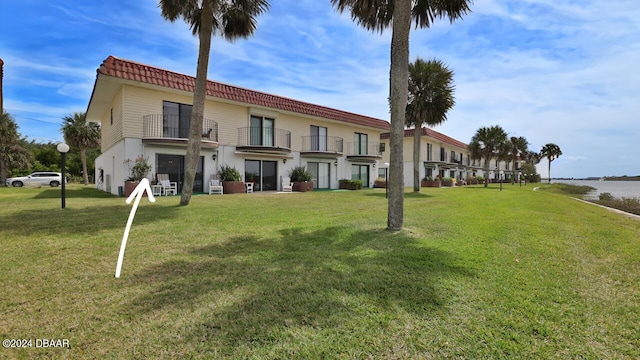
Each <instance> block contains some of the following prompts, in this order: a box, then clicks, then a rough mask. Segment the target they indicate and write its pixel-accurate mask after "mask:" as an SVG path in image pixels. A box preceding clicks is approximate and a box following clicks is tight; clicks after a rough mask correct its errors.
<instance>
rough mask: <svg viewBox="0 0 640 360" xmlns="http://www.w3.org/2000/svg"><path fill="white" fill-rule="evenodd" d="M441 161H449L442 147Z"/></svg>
mask: <svg viewBox="0 0 640 360" xmlns="http://www.w3.org/2000/svg"><path fill="white" fill-rule="evenodd" d="M440 161H447V152H446V151H445V150H444V148H443V147H440Z"/></svg>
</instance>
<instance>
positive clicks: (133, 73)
mask: <svg viewBox="0 0 640 360" xmlns="http://www.w3.org/2000/svg"><path fill="white" fill-rule="evenodd" d="M98 74H103V75H107V76H114V77H118V78H121V79H125V80H133V81H139V82H143V83H147V84H153V85H158V86H164V87H168V88H173V89H178V90H184V91H188V92H193V91H194V89H195V78H194V77H192V76H188V75H184V74H179V73H176V72H173V71H169V70H164V69H159V68H156V67H152V66H149V65H144V64H140V63H136V62H133V61H129V60H124V59H119V58H116V57H114V56H109V57H108V58H107V59H106V60H105V61H104V62H103V63H102V65H100V67H99V68H98ZM207 95H208V96H212V97H216V98H220V99H225V100H231V101H237V102H241V103H246V104H252V105H258V106H264V107H268V108H272V109H278V110H283V111H291V112H295V113H299V114H305V115H311V116H317V117H321V118H326V119H332V120H338V121H344V122H347V123H351V124H357V125H363V126H368V127H372V128H376V129H381V130H389V123H388V122H387V121H385V120H381V119H376V118H372V117H368V116H363V115H358V114H354V113H350V112H346V111H341V110H336V109H332V108H328V107H324V106H320V105H314V104H310V103H306V102H302V101H298V100H293V99H289V98H285V97H282V96H277V95H271V94H267V93H263V92H259V91H254V90H249V89H244V88H240V87H237V86H232V85H227V84H223V83H219V82H215V81H210V80H209V81H208V82H207Z"/></svg>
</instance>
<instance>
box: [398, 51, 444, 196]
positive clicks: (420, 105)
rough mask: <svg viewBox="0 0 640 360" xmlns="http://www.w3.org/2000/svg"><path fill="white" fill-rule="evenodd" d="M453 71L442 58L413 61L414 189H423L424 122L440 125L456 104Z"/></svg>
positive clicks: (409, 106)
mask: <svg viewBox="0 0 640 360" xmlns="http://www.w3.org/2000/svg"><path fill="white" fill-rule="evenodd" d="M454 90H455V86H454V85H453V71H452V70H449V68H447V66H446V65H445V64H444V63H443V62H442V61H440V60H435V59H432V60H428V61H424V60H422V59H420V58H417V59H416V61H415V62H414V63H412V64H409V99H408V102H407V114H406V122H407V126H412V125H413V126H414V130H413V192H420V137H421V135H422V125H423V124H426V125H427V126H436V125H439V124H441V123H443V122H444V121H446V120H447V112H448V111H449V110H451V109H452V108H453V106H454V105H455V98H454V96H453V93H454Z"/></svg>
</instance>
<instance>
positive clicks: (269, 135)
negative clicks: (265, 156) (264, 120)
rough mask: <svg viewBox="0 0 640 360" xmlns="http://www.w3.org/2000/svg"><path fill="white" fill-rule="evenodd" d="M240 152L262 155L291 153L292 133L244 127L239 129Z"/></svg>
mask: <svg viewBox="0 0 640 360" xmlns="http://www.w3.org/2000/svg"><path fill="white" fill-rule="evenodd" d="M236 148H237V149H238V150H241V151H250V152H261V153H274V154H282V153H290V152H291V132H290V131H288V130H283V129H274V128H266V127H243V128H239V129H238V145H237V146H236Z"/></svg>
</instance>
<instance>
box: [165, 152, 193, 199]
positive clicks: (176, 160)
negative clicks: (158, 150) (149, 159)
mask: <svg viewBox="0 0 640 360" xmlns="http://www.w3.org/2000/svg"><path fill="white" fill-rule="evenodd" d="M203 164H204V157H202V156H201V157H200V159H199V160H198V167H197V170H196V178H195V181H194V183H193V191H194V192H204V181H203V180H204V171H203V170H204V166H203ZM184 167H185V158H184V155H169V154H156V174H168V175H169V179H170V181H175V182H176V183H177V184H178V192H181V191H182V185H183V184H184V173H185V168H184Z"/></svg>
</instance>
